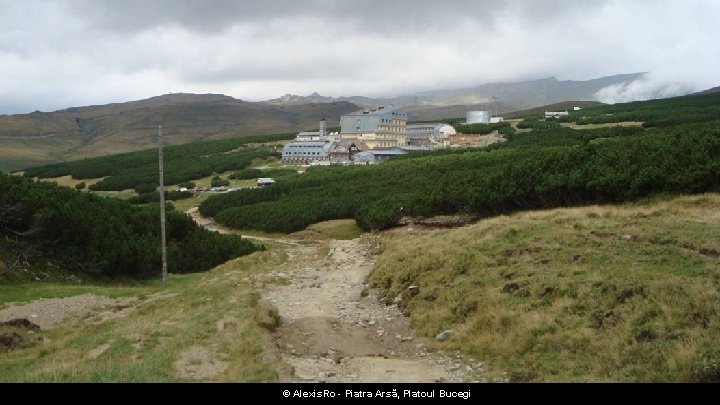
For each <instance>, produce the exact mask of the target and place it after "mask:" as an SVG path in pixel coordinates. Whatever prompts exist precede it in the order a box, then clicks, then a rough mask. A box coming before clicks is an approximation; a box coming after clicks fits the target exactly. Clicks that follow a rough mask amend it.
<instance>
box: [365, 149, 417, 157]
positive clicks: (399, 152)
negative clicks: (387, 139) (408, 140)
mask: <svg viewBox="0 0 720 405" xmlns="http://www.w3.org/2000/svg"><path fill="white" fill-rule="evenodd" d="M363 153H365V154H371V155H376V156H399V155H407V152H406V151H403V150H395V149H373V150H364V151H362V152H359V153H358V154H357V155H360V154H363ZM357 155H355V156H357Z"/></svg>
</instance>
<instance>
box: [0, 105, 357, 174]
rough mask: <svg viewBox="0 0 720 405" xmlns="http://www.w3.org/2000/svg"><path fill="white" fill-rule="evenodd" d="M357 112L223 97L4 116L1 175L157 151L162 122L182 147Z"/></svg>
mask: <svg viewBox="0 0 720 405" xmlns="http://www.w3.org/2000/svg"><path fill="white" fill-rule="evenodd" d="M357 109H359V107H357V106H355V105H354V104H350V103H345V102H339V103H327V104H307V105H297V106H269V105H265V104H262V103H247V102H242V101H239V100H235V99H232V98H228V97H222V96H207V97H206V96H203V95H170V96H161V97H155V98H152V99H148V100H141V101H134V102H129V103H122V104H108V105H104V106H91V107H80V108H73V109H68V110H63V111H57V112H52V113H39V112H36V113H32V114H18V115H0V170H2V171H5V172H7V171H12V170H17V169H22V168H26V167H30V166H38V165H43V164H48V163H56V162H61V161H67V160H76V159H81V158H87V157H95V156H102V155H108V154H115V153H125V152H132V151H137V150H142V149H147V148H152V147H154V146H155V145H156V142H157V117H158V116H160V117H162V118H163V122H164V133H165V142H166V143H167V144H168V145H178V144H185V143H190V142H194V141H201V140H213V139H227V138H235V137H238V136H248V135H256V134H270V133H279V132H296V131H300V130H308V129H313V128H317V123H318V122H319V121H320V119H323V118H327V119H328V120H329V121H330V122H331V124H332V123H333V122H338V121H339V118H340V116H341V115H342V114H347V113H349V112H352V111H356V110H357ZM76 119H78V120H79V121H76ZM80 125H82V127H81V126H80ZM333 125H334V124H333Z"/></svg>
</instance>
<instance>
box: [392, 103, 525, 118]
mask: <svg viewBox="0 0 720 405" xmlns="http://www.w3.org/2000/svg"><path fill="white" fill-rule="evenodd" d="M516 109H517V108H515V107H513V106H510V105H507V104H504V103H499V102H492V103H488V104H469V105H449V106H442V107H437V106H427V105H414V106H409V107H405V110H406V111H407V114H408V120H410V121H432V120H441V119H443V118H462V117H465V115H466V114H467V112H468V111H476V110H487V111H490V112H492V114H493V115H504V114H505V113H507V112H509V111H514V110H516Z"/></svg>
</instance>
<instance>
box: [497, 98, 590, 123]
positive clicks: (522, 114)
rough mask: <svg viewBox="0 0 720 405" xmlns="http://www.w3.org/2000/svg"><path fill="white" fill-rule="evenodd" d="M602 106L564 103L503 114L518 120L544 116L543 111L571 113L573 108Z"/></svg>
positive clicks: (578, 102) (581, 102) (584, 102)
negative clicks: (526, 117) (537, 115)
mask: <svg viewBox="0 0 720 405" xmlns="http://www.w3.org/2000/svg"><path fill="white" fill-rule="evenodd" d="M601 105H604V104H603V103H600V102H598V101H564V102H562V103H555V104H549V105H544V106H541V107H536V108H531V109H528V110H520V111H513V112H511V113H508V114H505V118H511V119H512V118H520V117H525V116H528V115H535V114H544V113H545V111H566V110H567V111H572V109H573V108H574V107H580V108H588V107H598V106H601Z"/></svg>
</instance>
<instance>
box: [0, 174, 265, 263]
mask: <svg viewBox="0 0 720 405" xmlns="http://www.w3.org/2000/svg"><path fill="white" fill-rule="evenodd" d="M159 233H160V220H159V206H158V205H157V204H155V205H151V206H147V207H142V208H140V207H133V206H132V205H130V203H128V202H127V201H122V200H119V199H114V198H104V197H99V196H96V195H93V194H90V193H82V192H78V191H75V190H73V189H70V188H65V187H58V186H56V185H54V184H49V183H45V182H37V183H36V182H33V181H32V180H29V179H26V178H23V177H17V176H3V175H0V237H2V238H3V239H5V240H8V241H10V240H12V241H16V242H17V243H22V244H25V245H27V246H33V249H32V250H33V251H36V252H42V256H38V260H45V259H46V258H53V259H55V260H57V261H59V262H61V263H63V264H64V265H65V267H69V268H73V269H78V270H82V271H85V272H87V273H92V274H101V275H108V276H118V275H132V276H146V275H152V274H155V273H156V272H157V271H158V269H159V268H160V252H159V247H158V246H159V243H158V242H159ZM167 235H168V246H169V250H168V252H169V267H170V271H171V272H176V273H182V272H193V271H203V270H208V269H210V268H213V267H215V266H216V265H218V264H220V263H223V262H225V261H227V260H229V259H231V258H233V257H237V256H240V255H244V254H248V253H250V252H253V251H254V250H256V249H257V247H256V246H255V245H253V244H252V243H250V242H248V241H246V240H243V239H240V238H239V237H234V236H232V237H230V236H222V235H219V234H214V233H211V232H208V231H206V230H204V229H202V228H200V227H199V226H198V225H197V224H195V222H193V221H192V220H191V219H190V218H189V217H187V216H186V215H184V214H181V213H179V212H176V211H174V210H172V208H170V209H169V210H168V213H167Z"/></svg>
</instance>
